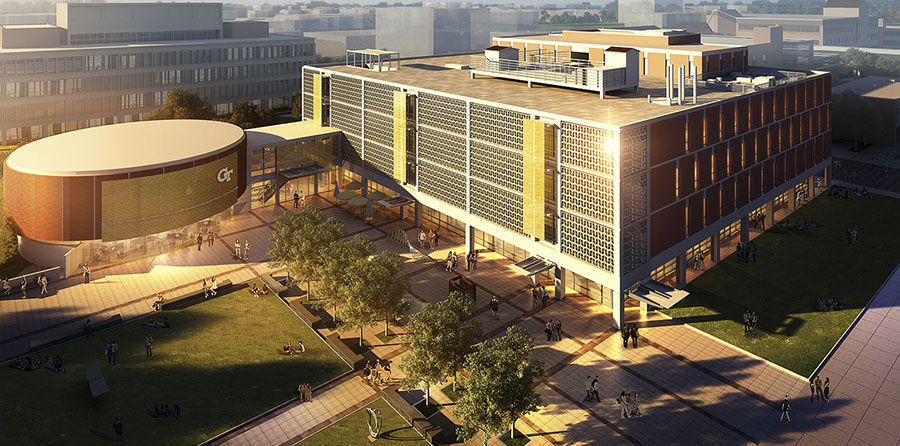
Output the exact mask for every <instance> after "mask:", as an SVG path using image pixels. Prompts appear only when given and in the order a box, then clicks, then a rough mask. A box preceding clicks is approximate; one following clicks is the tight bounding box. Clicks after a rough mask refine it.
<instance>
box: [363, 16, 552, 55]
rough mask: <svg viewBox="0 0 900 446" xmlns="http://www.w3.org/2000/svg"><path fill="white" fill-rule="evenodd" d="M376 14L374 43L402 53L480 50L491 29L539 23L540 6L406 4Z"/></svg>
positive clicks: (510, 29) (514, 30) (512, 30)
mask: <svg viewBox="0 0 900 446" xmlns="http://www.w3.org/2000/svg"><path fill="white" fill-rule="evenodd" d="M375 14H376V16H375V46H376V47H377V48H389V49H391V50H392V51H396V52H398V53H400V54H401V56H402V57H410V56H428V55H433V54H448V53H459V52H466V51H472V50H479V49H482V48H484V47H486V46H488V45H490V41H491V31H502V32H507V33H512V34H515V33H518V32H527V31H530V30H534V29H537V23H538V11H537V10H527V9H517V8H466V7H417V6H403V7H391V8H378V9H377V10H376V13H375Z"/></svg>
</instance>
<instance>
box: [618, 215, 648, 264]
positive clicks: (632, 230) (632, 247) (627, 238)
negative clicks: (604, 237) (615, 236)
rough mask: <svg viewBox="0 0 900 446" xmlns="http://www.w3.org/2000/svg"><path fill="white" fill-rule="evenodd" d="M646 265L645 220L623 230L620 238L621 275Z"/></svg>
mask: <svg viewBox="0 0 900 446" xmlns="http://www.w3.org/2000/svg"><path fill="white" fill-rule="evenodd" d="M645 263H647V220H641V221H640V222H638V223H635V224H633V225H631V226H629V227H627V228H625V231H624V235H623V237H622V269H624V271H623V273H626V274H627V273H629V272H631V271H634V270H635V269H636V268H638V267H639V266H641V265H643V264H645Z"/></svg>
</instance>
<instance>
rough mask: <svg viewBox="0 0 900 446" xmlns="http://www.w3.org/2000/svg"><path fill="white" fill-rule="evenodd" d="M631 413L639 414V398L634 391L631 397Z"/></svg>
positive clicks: (638, 415)
mask: <svg viewBox="0 0 900 446" xmlns="http://www.w3.org/2000/svg"><path fill="white" fill-rule="evenodd" d="M631 414H632V415H633V416H635V417H640V416H641V406H640V400H639V399H638V394H637V393H635V394H634V396H632V397H631Z"/></svg>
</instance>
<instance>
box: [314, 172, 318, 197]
mask: <svg viewBox="0 0 900 446" xmlns="http://www.w3.org/2000/svg"><path fill="white" fill-rule="evenodd" d="M313 195H319V174H315V175H313Z"/></svg>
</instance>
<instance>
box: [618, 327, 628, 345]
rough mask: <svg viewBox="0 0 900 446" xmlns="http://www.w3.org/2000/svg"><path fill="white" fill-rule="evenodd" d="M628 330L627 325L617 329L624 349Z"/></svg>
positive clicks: (626, 343)
mask: <svg viewBox="0 0 900 446" xmlns="http://www.w3.org/2000/svg"><path fill="white" fill-rule="evenodd" d="M630 330H631V327H629V325H628V324H625V325H623V326H622V328H621V329H619V333H621V334H622V344H624V346H625V348H628V336H629V334H630Z"/></svg>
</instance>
